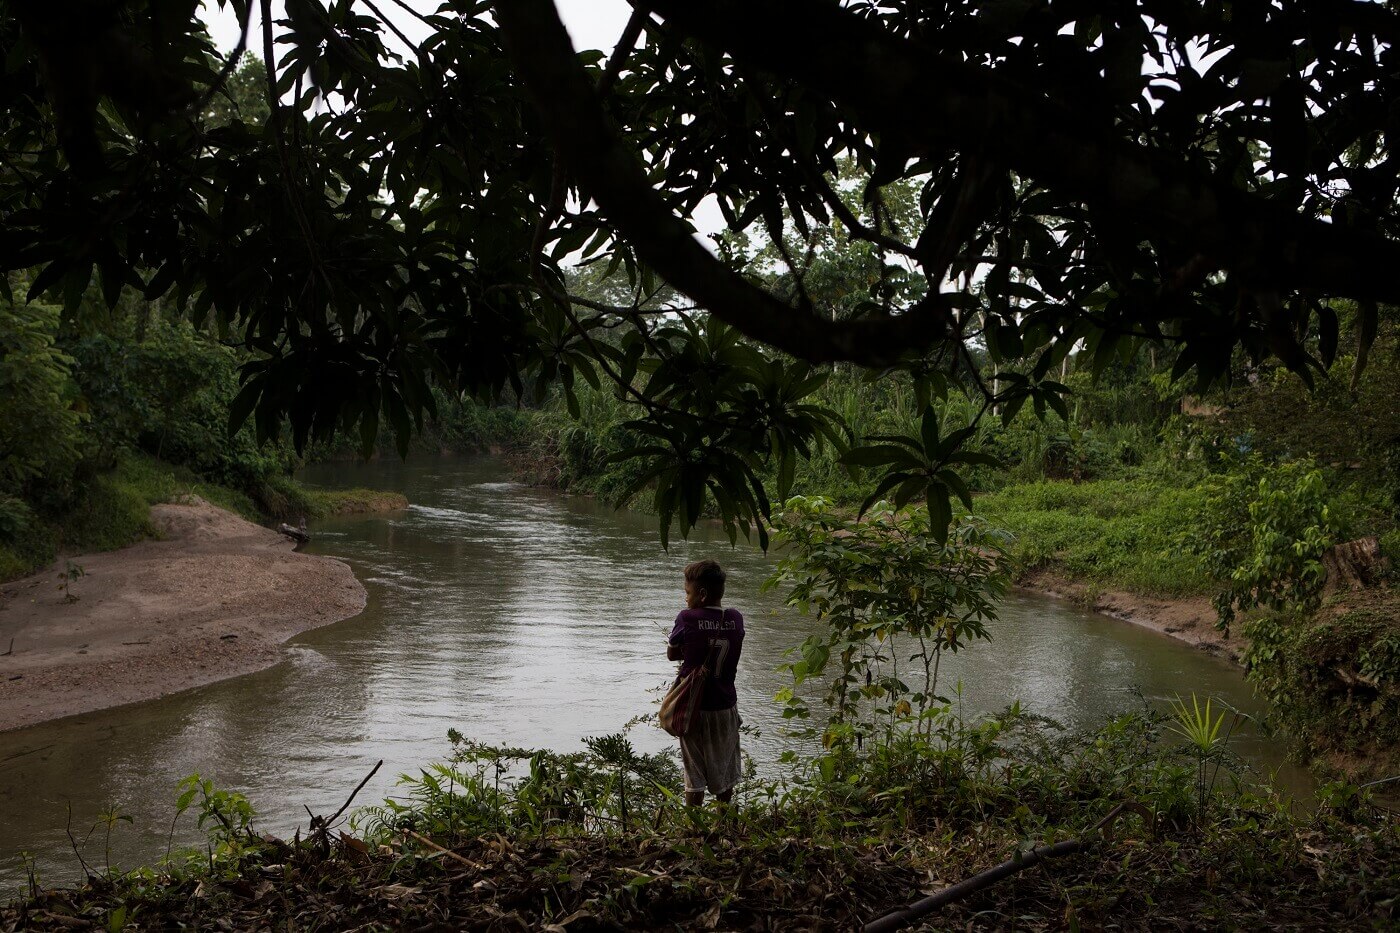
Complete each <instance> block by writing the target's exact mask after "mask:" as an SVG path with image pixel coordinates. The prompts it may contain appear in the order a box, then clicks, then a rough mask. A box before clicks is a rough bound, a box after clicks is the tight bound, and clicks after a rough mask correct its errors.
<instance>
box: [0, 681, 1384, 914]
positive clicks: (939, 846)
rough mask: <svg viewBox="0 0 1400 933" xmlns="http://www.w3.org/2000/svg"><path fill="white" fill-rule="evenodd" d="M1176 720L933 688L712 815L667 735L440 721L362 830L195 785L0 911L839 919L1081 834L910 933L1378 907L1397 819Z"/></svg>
mask: <svg viewBox="0 0 1400 933" xmlns="http://www.w3.org/2000/svg"><path fill="white" fill-rule="evenodd" d="M1183 708H1184V707H1183ZM1197 712H1199V708H1197ZM1206 716H1207V718H1209V716H1210V714H1209V711H1207V713H1206ZM1186 723H1187V720H1185V719H1183V720H1181V721H1178V722H1176V723H1175V724H1172V723H1164V722H1163V721H1162V720H1161V719H1159V718H1156V717H1154V716H1152V715H1148V714H1129V715H1123V716H1119V717H1116V718H1114V719H1111V720H1109V721H1107V722H1105V723H1104V724H1103V725H1102V726H1100V727H1099V728H1096V729H1091V730H1088V731H1085V732H1078V733H1071V732H1067V731H1065V730H1063V729H1060V728H1059V727H1057V726H1055V725H1054V724H1053V723H1050V722H1048V721H1046V720H1043V719H1040V718H1037V717H1035V716H1032V715H1029V714H1026V713H1024V712H1022V711H1020V710H1016V709H1012V710H1008V711H1007V712H1005V713H1003V714H1002V715H1000V716H996V717H991V718H988V719H985V720H982V721H979V722H975V723H964V722H963V721H961V719H959V718H958V717H957V716H956V715H955V714H954V713H952V712H951V710H949V709H947V708H943V709H942V710H940V711H938V712H937V713H936V714H934V721H933V727H932V728H931V729H929V730H928V731H927V733H926V734H925V733H923V732H909V733H906V734H904V735H902V736H896V737H893V738H892V739H891V740H889V741H883V742H880V743H868V744H867V745H866V747H865V750H864V751H863V752H860V753H859V754H852V753H850V752H849V751H842V752H830V753H823V754H819V755H818V756H817V757H815V758H812V759H809V760H806V761H803V762H802V763H800V764H799V765H798V766H796V767H795V768H794V770H793V771H792V772H791V773H790V774H788V775H787V776H785V777H784V778H782V779H779V780H756V779H752V778H751V779H749V780H748V781H747V782H746V783H745V784H743V785H741V787H740V788H739V791H738V793H737V794H736V802H735V804H734V806H732V807H730V808H728V809H709V808H701V809H694V808H687V807H686V806H684V804H683V802H682V801H681V798H680V793H679V791H680V787H679V775H678V772H677V768H676V765H675V762H674V759H673V758H672V756H670V755H643V754H639V753H638V752H636V751H635V749H634V748H633V747H632V746H631V744H630V742H629V740H628V739H627V738H626V737H625V734H619V735H614V736H607V737H602V738H598V739H591V740H589V741H588V743H587V745H586V746H585V748H584V749H583V750H581V751H579V752H578V753H574V754H561V753H558V752H550V751H543V750H530V749H510V748H497V747H492V746H485V745H480V744H476V743H472V742H467V741H464V740H461V739H460V737H457V741H456V742H455V743H454V748H453V754H452V755H451V757H450V758H449V759H448V760H447V761H445V762H443V763H441V764H439V765H436V766H433V767H430V768H425V769H423V770H421V771H419V772H417V773H415V774H412V775H407V776H405V777H404V778H403V779H402V780H401V782H400V788H399V794H398V795H397V797H396V799H394V800H393V801H391V802H388V803H386V804H385V805H383V806H379V807H371V808H367V809H364V810H361V811H359V813H358V814H357V815H356V817H355V819H354V821H353V823H352V825H351V828H352V829H353V832H352V833H346V832H344V831H343V829H342V828H336V829H333V830H332V831H331V832H329V833H321V832H317V831H315V830H314V829H313V831H311V832H310V833H309V834H307V835H302V836H298V839H297V840H296V841H293V842H287V841H280V840H275V839H271V838H269V837H266V836H263V835H262V834H260V833H259V832H258V831H257V829H256V828H255V825H254V823H255V820H254V816H253V813H252V811H251V807H249V806H248V803H247V801H245V800H243V799H242V798H241V797H239V796H238V795H236V794H227V793H221V792H218V791H215V790H213V789H212V788H211V787H210V786H209V784H208V783H207V782H203V781H201V780H200V779H198V778H193V779H191V780H190V781H188V782H186V785H185V794H184V795H183V796H182V798H181V801H180V803H181V804H182V807H183V808H185V809H188V811H190V812H189V813H187V814H186V815H185V816H184V817H183V818H185V819H192V818H194V816H195V815H196V814H197V815H198V818H199V820H200V822H201V825H202V826H204V827H205V828H206V829H207V830H209V841H208V844H207V845H206V846H203V847H201V848H199V849H198V850H195V851H191V852H190V853H189V854H187V855H177V856H176V857H174V858H173V859H171V860H170V861H169V862H168V863H167V864H165V865H163V866H161V867H158V868H151V869H143V870H139V871H135V872H131V873H127V874H113V873H109V872H106V871H105V870H102V869H101V868H94V869H92V871H91V875H92V877H91V878H90V880H88V881H87V882H86V883H84V884H82V885H80V886H79V887H76V888H51V887H48V886H46V884H45V881H44V879H38V878H35V879H33V880H32V883H31V890H30V892H29V894H28V896H26V897H24V898H22V899H20V900H17V901H15V902H13V903H11V904H10V905H9V906H7V907H5V908H3V909H0V930H4V931H10V930H19V929H41V930H42V929H60V928H64V929H67V928H72V927H75V926H77V925H91V926H94V927H97V928H105V929H124V930H153V929H177V928H178V929H196V930H203V929H230V928H232V929H255V928H256V929H312V928H314V929H367V930H390V929H468V930H509V929H564V930H568V931H582V930H622V929H725V930H750V929H752V930H761V929H802V930H808V929H833V930H835V929H852V928H855V927H858V926H859V925H861V924H862V923H865V922H868V921H869V920H871V919H873V918H875V917H878V916H880V915H882V914H884V913H885V912H887V911H889V910H892V909H895V908H897V907H899V906H902V905H903V904H905V903H907V902H910V901H913V900H916V899H918V898H919V897H921V896H923V895H924V894H925V893H927V892H930V891H933V890H937V889H941V888H943V887H946V886H947V885H949V884H952V883H955V882H957V881H960V880H963V879H966V878H969V877H971V876H973V875H975V874H977V873H978V872H980V871H983V870H986V869H988V868H990V867H992V866H994V865H996V864H998V863H1000V862H1002V861H1004V860H1007V859H1009V858H1012V857H1013V856H1014V855H1015V854H1016V853H1017V852H1020V851H1025V850H1026V849H1027V848H1028V847H1031V846H1033V845H1038V844H1043V843H1049V842H1057V841H1063V840H1066V839H1074V838H1078V839H1083V840H1085V842H1086V848H1085V849H1084V850H1083V851H1081V852H1079V853H1078V854H1074V855H1069V856H1066V857H1064V858H1060V859H1055V860H1051V861H1047V862H1043V863H1041V864H1040V865H1039V866H1036V867H1033V868H1030V869H1028V870H1026V871H1024V872H1022V873H1021V874H1019V875H1017V876H1016V877H1014V878H1010V879H1008V880H1005V881H1003V882H1001V883H999V884H998V885H995V886H993V887H991V888H989V889H987V890H984V891H982V892H981V893H979V894H976V895H974V896H972V897H970V898H968V899H965V900H962V901H959V902H957V903H955V904H953V905H951V906H949V907H947V908H945V909H943V910H942V911H941V912H940V913H938V914H936V915H934V916H933V917H932V918H930V920H929V923H928V925H927V926H924V927H922V929H938V930H945V929H946V930H954V929H956V930H965V929H978V930H988V929H994V930H996V929H1017V930H1058V929H1065V928H1069V929H1076V928H1077V929H1101V928H1105V927H1108V926H1111V925H1112V926H1116V928H1120V929H1134V930H1148V929H1163V928H1172V929H1241V928H1250V927H1254V928H1260V929H1263V928H1268V929H1306V928H1312V929H1316V928H1323V929H1341V928H1346V929H1384V928H1393V925H1394V924H1395V923H1396V922H1397V920H1400V903H1397V900H1396V895H1397V893H1400V831H1398V830H1397V824H1396V823H1395V822H1394V821H1393V820H1391V819H1390V818H1389V817H1387V816H1386V815H1385V814H1384V813H1383V812H1382V811H1379V810H1377V809H1376V808H1375V807H1374V806H1372V804H1371V802H1370V801H1369V800H1368V799H1367V796H1366V794H1365V792H1360V791H1357V790H1356V789H1355V788H1348V787H1345V786H1342V785H1329V786H1328V787H1327V788H1325V789H1324V797H1323V800H1322V803H1321V805H1320V806H1318V807H1316V808H1315V809H1314V808H1307V809H1308V812H1307V813H1306V814H1305V813H1303V812H1302V811H1301V810H1299V809H1298V808H1295V807H1292V806H1290V804H1289V802H1288V801H1286V800H1285V799H1284V798H1282V797H1281V796H1279V795H1278V794H1277V793H1274V792H1272V791H1270V790H1267V789H1258V788H1256V787H1253V786H1252V784H1251V783H1250V778H1251V777H1252V776H1251V775H1249V774H1247V773H1246V772H1245V770H1244V768H1243V766H1242V765H1241V764H1240V763H1239V762H1238V761H1236V760H1234V759H1233V758H1231V757H1230V756H1229V754H1228V747H1227V743H1228V736H1226V737H1225V739H1224V741H1222V740H1221V733H1220V732H1219V731H1218V730H1216V732H1215V733H1214V736H1213V737H1206V738H1205V739H1202V740H1201V741H1203V742H1205V744H1204V745H1193V744H1191V743H1189V742H1188V743H1186V744H1183V743H1182V742H1181V741H1180V740H1179V739H1174V740H1169V739H1168V736H1169V735H1174V734H1175V733H1173V732H1170V730H1166V731H1164V728H1163V727H1164V725H1167V726H1173V725H1174V727H1175V728H1176V730H1177V731H1179V732H1182V733H1183V734H1187V731H1186V730H1185V728H1184V726H1185V724H1186ZM1207 725H1209V723H1207ZM1207 731H1209V730H1207ZM1203 749H1204V750H1203ZM354 780H355V778H354V777H353V776H349V777H347V784H349V783H353V781H354ZM1120 804H1126V805H1127V806H1126V807H1125V808H1122V809H1119V810H1118V815H1117V817H1116V818H1110V819H1109V821H1108V822H1107V824H1104V823H1103V821H1104V820H1105V818H1108V817H1110V814H1111V813H1113V812H1114V811H1115V809H1116V808H1118V807H1119V805H1120ZM107 816H108V817H110V816H111V814H107ZM109 822H112V821H111V820H109ZM116 825H117V827H118V828H117V831H122V830H123V829H126V828H127V827H124V826H122V825H121V824H120V823H119V822H117V823H116ZM1096 826H1099V827H1100V829H1095V827H1096ZM100 836H101V834H100V833H99V838H100ZM89 864H93V863H92V862H91V861H90V862H89ZM96 864H99V865H100V864H101V862H100V858H99V860H98V861H97V863H96Z"/></svg>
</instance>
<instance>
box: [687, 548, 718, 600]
mask: <svg viewBox="0 0 1400 933" xmlns="http://www.w3.org/2000/svg"><path fill="white" fill-rule="evenodd" d="M685 580H686V582H687V583H690V584H693V585H695V586H697V587H699V588H701V589H703V590H704V591H705V594H706V595H707V596H709V597H710V599H712V600H714V601H715V602H719V601H720V600H721V599H724V568H723V567H721V566H720V565H719V562H718V561H713V560H710V559H708V558H706V559H705V560H697V561H696V562H695V563H693V564H687V565H686V568H685Z"/></svg>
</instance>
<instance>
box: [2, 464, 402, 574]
mask: <svg viewBox="0 0 1400 933" xmlns="http://www.w3.org/2000/svg"><path fill="white" fill-rule="evenodd" d="M187 495H195V496H199V497H200V498H202V499H205V500H207V501H209V502H212V503H213V504H215V505H217V506H219V507H221V508H225V509H228V510H229V511H231V512H235V513H237V514H239V515H241V516H243V517H244V518H247V519H249V520H250V521H256V522H262V521H266V520H267V519H269V518H273V519H287V520H296V519H297V518H298V517H300V516H305V517H307V518H321V517H324V516H327V515H342V514H350V513H355V512H377V511H385V510H388V509H396V508H403V507H404V506H406V505H407V504H408V500H407V499H405V498H404V497H403V496H402V495H399V494H398V493H386V492H378V491H375V490H370V489H350V490H313V489H307V488H305V487H303V486H301V485H300V484H299V483H296V482H295V481H293V480H290V479H277V480H275V481H274V482H271V483H269V484H268V485H267V487H266V488H265V489H264V490H263V492H262V494H261V497H260V498H261V501H254V500H253V498H252V497H250V496H249V495H247V494H246V493H243V492H239V491H238V490H235V489H230V488H228V487H226V486H219V485H216V484H213V483H207V482H204V481H202V480H201V479H199V477H197V476H195V475H194V474H193V473H191V472H190V471H188V470H186V469H184V468H182V467H177V466H171V465H170V464H167V463H162V462H160V461H158V460H155V459H153V458H151V457H148V456H145V455H140V454H130V455H126V456H124V457H123V458H122V459H121V460H119V461H118V463H117V464H116V466H115V467H114V468H113V469H111V470H108V471H105V472H101V473H97V474H95V475H93V476H91V477H89V478H87V479H86V480H84V481H83V482H82V484H81V490H80V492H79V494H78V495H77V496H76V497H75V499H74V504H73V505H72V506H71V507H70V508H69V509H68V510H66V511H65V512H64V513H63V514H61V515H58V516H55V517H52V518H50V519H49V520H47V521H36V522H34V523H32V524H31V525H30V526H29V527H28V528H25V529H24V530H23V532H22V533H21V534H20V535H19V536H17V538H16V539H15V540H13V541H11V542H8V543H5V544H0V581H5V580H13V579H15V578H17V577H22V576H25V575H27V574H30V573H33V572H35V571H36V570H39V569H41V568H43V567H44V566H46V565H48V564H49V563H51V562H52V561H53V560H54V558H55V557H57V556H58V555H60V554H65V553H66V554H74V553H80V552H92V551H111V550H115V549H117V548H121V547H125V546H127V545H129V544H134V543H135V542H137V541H140V540H142V539H144V538H149V537H151V536H152V535H153V534H154V533H155V530H154V528H152V527H151V522H150V511H151V506H153V505H156V504H158V503H161V502H170V501H171V500H173V499H175V498H178V497H181V496H187Z"/></svg>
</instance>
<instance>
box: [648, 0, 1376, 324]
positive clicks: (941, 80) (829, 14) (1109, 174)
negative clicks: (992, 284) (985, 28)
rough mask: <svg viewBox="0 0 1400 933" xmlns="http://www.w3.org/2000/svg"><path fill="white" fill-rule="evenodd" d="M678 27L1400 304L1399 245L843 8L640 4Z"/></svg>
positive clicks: (1103, 199)
mask: <svg viewBox="0 0 1400 933" xmlns="http://www.w3.org/2000/svg"><path fill="white" fill-rule="evenodd" d="M635 3H636V5H638V6H641V7H644V8H646V9H648V10H650V11H652V12H654V13H657V14H660V15H661V16H663V17H664V18H665V20H666V23H667V25H668V26H670V27H672V28H674V29H676V30H677V31H679V32H681V33H684V34H687V35H689V36H691V37H694V38H696V39H699V40H700V41H702V42H705V43H707V44H709V45H711V46H713V47H715V48H719V49H723V50H725V51H727V52H729V53H730V54H731V55H733V56H734V59H735V60H736V62H738V63H739V64H741V65H745V66H749V67H755V68H759V69H761V70H765V71H768V72H770V73H772V74H776V75H779V76H781V77H784V78H788V79H790V80H793V81H796V82H798V83H799V84H801V85H802V86H803V87H804V88H808V89H810V90H812V91H815V92H818V93H822V94H825V95H826V96H828V97H829V98H831V99H832V100H835V101H837V102H840V103H842V104H844V105H845V106H847V107H849V108H850V109H851V111H852V112H853V113H854V114H855V116H856V119H857V120H859V121H860V123H861V124H862V126H863V127H864V128H865V129H867V130H871V131H881V132H890V133H893V134H897V135H900V136H902V137H903V138H906V139H909V140H911V141H914V142H915V143H916V144H922V145H923V146H924V147H927V148H928V149H929V150H931V151H932V150H941V149H945V148H946V147H947V146H949V145H950V144H951V145H953V146H955V147H957V148H958V149H960V150H973V151H977V150H982V151H991V152H995V153H996V156H997V158H998V159H999V160H1004V162H1005V163H1006V164H1007V165H1009V166H1010V167H1011V168H1012V169H1014V170H1016V171H1018V172H1020V173H1021V174H1023V175H1025V176H1026V177H1029V178H1033V179H1035V180H1037V181H1039V182H1041V183H1042V184H1044V185H1046V186H1047V187H1051V188H1053V190H1055V191H1056V192H1057V193H1058V194H1060V195H1061V196H1063V197H1065V198H1066V199H1067V200H1081V201H1089V202H1094V203H1098V204H1101V205H1103V207H1104V208H1105V209H1106V210H1112V211H1113V212H1115V213H1117V214H1119V215H1120V216H1122V217H1123V218H1124V220H1125V222H1128V223H1130V224H1132V225H1133V226H1135V227H1140V226H1151V227H1152V228H1154V229H1156V230H1159V231H1161V232H1162V233H1164V234H1166V235H1167V236H1168V237H1169V238H1171V239H1172V240H1174V241H1177V242H1180V243H1182V244H1187V245H1189V246H1190V248H1191V249H1192V250H1193V251H1198V252H1200V253H1203V254H1205V255H1206V256H1209V257H1210V258H1211V259H1212V260H1213V261H1214V262H1215V263H1216V264H1217V266H1218V267H1220V268H1225V269H1229V270H1231V271H1232V272H1233V273H1235V275H1236V276H1237V277H1238V278H1239V280H1240V281H1241V283H1242V284H1243V285H1245V286H1246V287H1249V288H1253V289H1257V288H1266V287H1274V288H1277V287H1280V286H1286V287H1291V288H1303V289H1316V290H1319V291H1322V292H1324V293H1327V294H1331V295H1338V296H1347V297H1354V298H1374V299H1377V300H1380V301H1391V302H1397V301H1400V279H1397V278H1396V277H1395V276H1394V275H1393V274H1392V272H1391V270H1393V269H1394V268H1396V267H1397V265H1400V244H1396V243H1394V242H1392V241H1390V240H1388V239H1386V238H1384V237H1382V236H1379V235H1375V234H1367V233H1365V232H1362V231H1357V230H1343V229H1339V228H1338V227H1336V226H1333V225H1331V224H1327V223H1324V222H1322V221H1319V220H1313V219H1309V218H1304V217H1301V216H1299V215H1298V214H1297V213H1296V212H1295V211H1294V210H1292V209H1290V208H1289V207H1287V206H1286V205H1282V204H1276V203H1272V202H1270V201H1269V200H1267V199H1264V198H1262V197H1259V196H1257V195H1252V194H1249V193H1247V192H1244V191H1241V190H1239V189H1237V188H1234V187H1232V186H1230V185H1228V184H1226V183H1224V182H1221V181H1219V180H1218V179H1216V178H1213V177H1211V176H1209V175H1206V174H1197V173H1195V172H1192V171H1190V170H1188V169H1185V168H1182V167H1181V166H1179V165H1176V164H1171V163H1169V162H1168V161H1166V159H1165V158H1160V157H1158V156H1156V155H1155V154H1154V153H1152V152H1150V151H1149V150H1147V149H1146V148H1145V147H1142V146H1139V145H1136V144H1134V143H1131V142H1129V141H1127V140H1123V139H1120V138H1117V137H1115V136H1113V135H1112V133H1111V132H1110V131H1109V129H1108V128H1107V127H1105V126H1103V125H1101V124H1099V123H1096V122H1093V121H1092V120H1091V119H1090V118H1089V117H1087V116H1085V115H1084V114H1082V113H1080V112H1078V111H1076V110H1073V109H1071V108H1069V107H1066V106H1064V105H1061V104H1059V103H1057V102H1055V101H1052V100H1050V99H1048V98H1046V97H1044V96H1043V95H1041V94H1039V93H1037V92H1035V91H1033V90H1031V89H1028V88H1025V87H1022V86H1019V85H1017V84H1014V83H1012V82H1010V81H1007V80H1005V79H1003V78H1001V77H1000V76H998V75H996V74H994V73H992V72H991V71H989V70H988V69H986V68H982V67H978V66H975V65H971V64H968V63H965V62H961V61H954V60H951V59H948V58H945V57H943V56H941V55H939V54H938V53H937V52H935V51H934V50H932V49H930V48H928V47H926V46H924V45H922V44H920V43H918V42H916V41H914V40H909V39H900V38H896V37H894V36H892V35H890V34H888V33H886V32H885V31H884V30H883V29H881V28H880V27H879V26H878V25H876V24H874V23H872V22H870V21H868V20H865V19H862V18H860V17H858V16H855V15H853V14H851V13H849V12H847V11H846V10H844V9H842V8H841V7H840V6H838V5H837V4H836V3H833V2H820V3H808V4H806V5H804V8H803V10H802V14H801V15H800V16H797V15H794V14H793V10H792V6H791V4H790V3H788V2H785V0H635Z"/></svg>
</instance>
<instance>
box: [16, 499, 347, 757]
mask: <svg viewBox="0 0 1400 933" xmlns="http://www.w3.org/2000/svg"><path fill="white" fill-rule="evenodd" d="M151 520H152V524H153V525H154V526H155V527H156V529H157V530H158V532H159V533H160V539H159V540H151V541H143V542H140V543H138V544H135V545H132V546H130V547H127V548H123V549H121V550H118V551H110V552H105V553H100V554H86V555H77V556H73V557H68V558H60V559H59V560H58V561H57V562H56V563H55V564H54V565H53V566H52V567H50V568H48V569H46V570H44V571H42V572H40V573H37V574H34V575H33V576H30V577H26V578H24V579H21V580H15V581H12V582H10V583H7V584H4V585H3V586H0V651H4V649H6V648H9V649H10V650H9V651H8V652H7V653H5V654H3V656H0V732H3V731H7V730H11V729H22V728H25V727H27V726H33V725H37V724H38V723H41V722H47V721H49V720H54V719H61V718H65V717H69V716H76V715H81V714H85V713H92V712H96V711H98V710H103V709H109V708H111V707H115V706H123V705H126V704H128V703H138V702H141V701H144V700H153V699H156V698H158V697H163V696H167V695H169V694H172V693H178V692H180V691H183V690H189V689H192V688H195V687H201V686H204V685H206V684H211V683H214V682H216V681H220V680H225V679H227V678H230V677H237V676H239V675H242V674H250V673H253V672H254V671H259V670H263V669H265V668H268V667H271V666H273V665H274V664H277V663H278V662H280V661H281V660H282V659H283V657H284V651H283V647H282V646H283V644H284V643H285V642H286V641H287V640H288V639H290V638H292V637H293V636H295V635H297V634H299V633H301V632H305V631H308V630H310V629H313V628H318V627H320V626H322V625H329V624H331V623H333V622H339V621H341V620H343V619H347V618H349V617H351V616H354V615H357V614H358V613H359V612H360V611H361V610H362V609H363V608H364V605H365V598H366V596H365V590H364V587H362V586H361V585H360V583H359V581H358V580H356V579H355V575H354V573H353V572H352V571H351V569H350V567H349V566H348V565H346V564H344V563H342V562H340V561H338V560H332V559H330V558H326V557H317V556H313V555H309V554H300V553H296V552H295V551H294V550H293V545H292V542H291V541H289V540H287V539H286V538H285V537H283V536H282V535H280V534H278V533H277V532H275V531H272V530H271V529H268V528H263V527H262V526H260V525H255V524H253V523H252V522H249V521H246V520H244V519H242V518H240V517H238V516H237V515H234V514H233V513H231V512H227V511H225V510H223V509H220V508H217V507H215V506H212V505H210V504H209V503H207V502H204V501H203V500H201V499H198V498H192V499H190V500H188V501H186V502H183V503H172V504H165V505H158V506H155V507H154V508H152V510H151ZM70 566H73V567H78V568H81V570H82V575H81V576H78V577H77V578H76V579H74V580H71V581H70V582H69V583H68V586H67V589H66V590H65V587H64V584H63V582H62V581H61V576H62V575H63V573H64V571H65V570H67V569H68V568H69V567H70Z"/></svg>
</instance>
